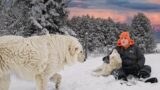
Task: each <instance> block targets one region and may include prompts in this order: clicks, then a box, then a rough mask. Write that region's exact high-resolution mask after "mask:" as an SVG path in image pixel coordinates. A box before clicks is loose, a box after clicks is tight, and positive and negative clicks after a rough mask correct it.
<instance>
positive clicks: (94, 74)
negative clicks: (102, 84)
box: [91, 72, 102, 77]
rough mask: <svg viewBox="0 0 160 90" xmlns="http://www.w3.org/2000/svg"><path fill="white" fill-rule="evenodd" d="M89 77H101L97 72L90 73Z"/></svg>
mask: <svg viewBox="0 0 160 90" xmlns="http://www.w3.org/2000/svg"><path fill="white" fill-rule="evenodd" d="M91 75H92V76H95V77H100V76H102V75H100V74H99V73H97V72H91Z"/></svg>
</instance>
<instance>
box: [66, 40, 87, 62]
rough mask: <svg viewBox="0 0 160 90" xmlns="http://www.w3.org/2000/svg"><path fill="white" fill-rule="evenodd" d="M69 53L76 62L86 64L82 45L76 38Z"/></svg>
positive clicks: (70, 46)
mask: <svg viewBox="0 0 160 90" xmlns="http://www.w3.org/2000/svg"><path fill="white" fill-rule="evenodd" d="M69 53H70V55H71V57H73V59H74V60H75V61H79V62H84V61H85V60H86V57H85V53H84V51H83V48H82V45H81V44H80V42H79V41H78V40H77V39H76V38H74V39H73V41H72V42H71V43H70V45H69Z"/></svg>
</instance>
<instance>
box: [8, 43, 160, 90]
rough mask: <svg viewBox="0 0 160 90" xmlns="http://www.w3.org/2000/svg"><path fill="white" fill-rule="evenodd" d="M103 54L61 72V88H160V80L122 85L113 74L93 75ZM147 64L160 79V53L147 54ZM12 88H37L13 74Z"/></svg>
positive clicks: (154, 75) (22, 89)
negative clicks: (105, 75) (106, 75)
mask: <svg viewBox="0 0 160 90" xmlns="http://www.w3.org/2000/svg"><path fill="white" fill-rule="evenodd" d="M158 46H160V44H159V45H158ZM102 57H103V55H102V56H92V57H89V58H88V59H87V61H86V62H84V63H77V64H75V65H73V66H69V67H68V66H67V67H65V69H64V70H63V71H62V72H60V73H61V75H62V77H63V78H62V79H63V80H62V84H61V90H160V82H159V83H155V84H151V83H143V82H140V81H137V82H136V83H137V84H136V85H132V86H126V85H121V84H120V81H115V80H114V79H113V78H112V76H109V77H95V76H92V75H91V72H92V70H93V69H95V68H96V67H97V66H99V65H101V64H102V60H101V59H102ZM145 57H146V64H147V65H150V66H151V67H152V75H151V76H152V77H157V78H158V80H159V81H160V70H159V69H160V54H148V55H145ZM10 90H35V83H34V82H32V81H23V80H20V79H18V78H16V77H14V76H12V82H11V87H10ZM48 90H55V87H54V83H52V82H49V86H48Z"/></svg>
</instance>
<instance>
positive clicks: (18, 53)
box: [0, 35, 85, 90]
mask: <svg viewBox="0 0 160 90" xmlns="http://www.w3.org/2000/svg"><path fill="white" fill-rule="evenodd" d="M76 61H79V62H84V61H85V56H84V53H83V49H82V46H81V44H80V42H79V41H78V40H77V39H76V38H74V37H72V36H65V35H44V36H32V37H29V38H23V37H21V36H3V37H0V90H9V84H10V74H11V73H15V74H16V75H17V76H19V77H21V78H23V79H27V80H35V82H36V90H47V82H48V81H49V80H51V81H53V80H54V81H55V83H56V89H59V84H60V81H61V76H60V75H59V74H57V72H59V71H60V70H61V69H63V67H64V65H68V64H69V65H70V64H73V63H74V62H76Z"/></svg>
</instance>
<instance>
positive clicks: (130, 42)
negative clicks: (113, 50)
mask: <svg viewBox="0 0 160 90" xmlns="http://www.w3.org/2000/svg"><path fill="white" fill-rule="evenodd" d="M119 37H120V38H119V39H118V41H117V46H122V45H121V39H122V38H126V39H128V41H129V45H133V44H134V40H132V39H131V38H130V34H129V32H122V33H121V34H120V36H119Z"/></svg>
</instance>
